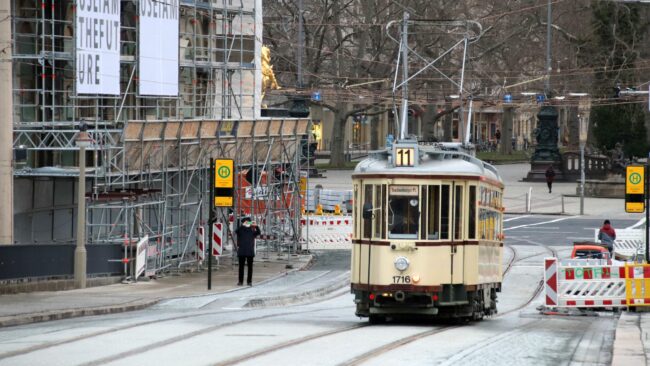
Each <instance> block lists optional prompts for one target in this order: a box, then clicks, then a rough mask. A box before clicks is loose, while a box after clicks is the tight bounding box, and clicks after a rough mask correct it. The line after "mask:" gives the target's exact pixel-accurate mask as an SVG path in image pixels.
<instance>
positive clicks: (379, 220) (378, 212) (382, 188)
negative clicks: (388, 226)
mask: <svg viewBox="0 0 650 366" xmlns="http://www.w3.org/2000/svg"><path fill="white" fill-rule="evenodd" d="M385 205H386V185H379V184H377V185H375V204H374V205H373V209H374V211H373V213H374V214H373V217H374V222H375V230H374V237H375V238H381V239H385V237H386V230H385V229H384V225H385V223H386V214H385V210H384V209H383V207H384V206H385Z"/></svg>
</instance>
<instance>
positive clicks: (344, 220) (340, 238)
mask: <svg viewBox="0 0 650 366" xmlns="http://www.w3.org/2000/svg"><path fill="white" fill-rule="evenodd" d="M352 224H353V220H352V216H303V217H302V219H301V235H300V242H301V243H303V244H306V245H307V246H308V248H309V249H350V248H352V228H353V226H352Z"/></svg>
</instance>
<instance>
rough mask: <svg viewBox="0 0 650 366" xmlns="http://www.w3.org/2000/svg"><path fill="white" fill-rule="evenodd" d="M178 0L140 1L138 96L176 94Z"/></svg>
mask: <svg viewBox="0 0 650 366" xmlns="http://www.w3.org/2000/svg"><path fill="white" fill-rule="evenodd" d="M178 3H179V0H140V39H139V41H140V63H139V65H138V69H139V72H140V79H139V80H140V81H139V85H140V95H169V96H177V95H178V24H179V23H178V18H179V12H180V10H179V4H178Z"/></svg>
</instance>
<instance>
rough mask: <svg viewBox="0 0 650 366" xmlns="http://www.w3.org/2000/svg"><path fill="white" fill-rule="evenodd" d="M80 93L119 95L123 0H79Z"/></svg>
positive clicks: (77, 27)
mask: <svg viewBox="0 0 650 366" xmlns="http://www.w3.org/2000/svg"><path fill="white" fill-rule="evenodd" d="M75 31H76V34H77V38H76V40H77V45H76V47H77V60H76V62H77V68H76V86H77V94H111V95H119V94H120V0H77V18H76V29H75Z"/></svg>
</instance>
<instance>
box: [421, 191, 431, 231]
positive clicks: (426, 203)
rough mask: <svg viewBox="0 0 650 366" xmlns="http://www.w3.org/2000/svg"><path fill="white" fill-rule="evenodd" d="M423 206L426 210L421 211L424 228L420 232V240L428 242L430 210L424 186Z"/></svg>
mask: <svg viewBox="0 0 650 366" xmlns="http://www.w3.org/2000/svg"><path fill="white" fill-rule="evenodd" d="M421 195H422V204H423V205H424V209H423V210H421V215H422V217H421V218H420V219H421V220H420V226H421V227H422V230H420V232H421V234H420V239H422V240H426V239H427V211H428V210H429V207H430V206H429V202H428V201H427V187H426V186H422V193H421Z"/></svg>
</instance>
